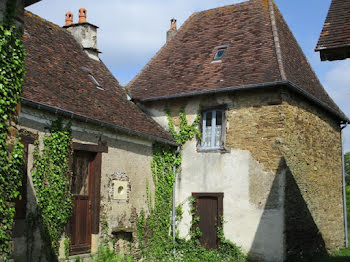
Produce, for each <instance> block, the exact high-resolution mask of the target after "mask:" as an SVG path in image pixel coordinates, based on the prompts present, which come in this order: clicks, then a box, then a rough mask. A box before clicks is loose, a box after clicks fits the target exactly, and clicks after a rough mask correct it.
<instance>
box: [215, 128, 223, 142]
mask: <svg viewBox="0 0 350 262" xmlns="http://www.w3.org/2000/svg"><path fill="white" fill-rule="evenodd" d="M221 131H222V126H216V129H215V147H220V146H221Z"/></svg>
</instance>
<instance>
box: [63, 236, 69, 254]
mask: <svg viewBox="0 0 350 262" xmlns="http://www.w3.org/2000/svg"><path fill="white" fill-rule="evenodd" d="M69 247H70V239H69V237H66V238H65V239H64V257H65V258H66V259H68V257H69Z"/></svg>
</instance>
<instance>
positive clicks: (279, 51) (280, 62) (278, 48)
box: [268, 0, 287, 80]
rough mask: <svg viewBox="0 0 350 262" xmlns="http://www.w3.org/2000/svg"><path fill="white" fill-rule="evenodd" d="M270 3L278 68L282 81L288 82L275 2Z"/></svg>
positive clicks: (271, 0) (270, 0)
mask: <svg viewBox="0 0 350 262" xmlns="http://www.w3.org/2000/svg"><path fill="white" fill-rule="evenodd" d="M268 1H269V15H270V19H271V29H272V35H273V42H274V45H275V51H276V56H277V63H278V68H279V70H280V73H281V78H282V80H287V76H286V71H285V70H284V63H283V58H282V49H281V44H280V38H279V35H278V29H277V25H276V17H275V10H274V6H273V5H274V4H275V2H274V1H273V0H268Z"/></svg>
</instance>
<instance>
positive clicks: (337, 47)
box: [315, 0, 350, 61]
mask: <svg viewBox="0 0 350 262" xmlns="http://www.w3.org/2000/svg"><path fill="white" fill-rule="evenodd" d="M315 51H317V52H320V56H321V60H322V61H327V60H328V61H333V60H343V59H346V58H350V0H332V2H331V6H330V8H329V11H328V15H327V18H326V21H325V23H324V26H323V29H322V32H321V35H320V38H319V40H318V43H317V46H316V49H315Z"/></svg>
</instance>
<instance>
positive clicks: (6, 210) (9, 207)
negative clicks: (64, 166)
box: [0, 134, 23, 260]
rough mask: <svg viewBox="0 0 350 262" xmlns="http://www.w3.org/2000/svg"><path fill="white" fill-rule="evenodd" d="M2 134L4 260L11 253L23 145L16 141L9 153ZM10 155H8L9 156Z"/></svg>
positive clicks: (0, 245) (0, 239) (0, 243)
mask: <svg viewBox="0 0 350 262" xmlns="http://www.w3.org/2000/svg"><path fill="white" fill-rule="evenodd" d="M3 138H4V135H3V134H1V138H0V157H1V162H0V254H1V255H2V256H3V258H4V259H5V260H6V258H8V256H9V255H10V254H11V252H12V250H11V248H10V245H9V242H10V241H11V238H12V227H13V224H14V216H15V207H14V202H13V201H14V200H15V199H16V198H17V197H18V194H19V192H18V188H19V186H20V185H21V177H22V172H21V170H22V166H23V145H22V144H21V143H20V142H18V143H17V144H16V145H15V147H14V149H13V150H12V152H11V154H9V152H8V150H7V144H6V143H5V141H4V139H3ZM9 155H10V156H9Z"/></svg>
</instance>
